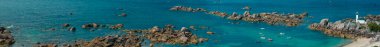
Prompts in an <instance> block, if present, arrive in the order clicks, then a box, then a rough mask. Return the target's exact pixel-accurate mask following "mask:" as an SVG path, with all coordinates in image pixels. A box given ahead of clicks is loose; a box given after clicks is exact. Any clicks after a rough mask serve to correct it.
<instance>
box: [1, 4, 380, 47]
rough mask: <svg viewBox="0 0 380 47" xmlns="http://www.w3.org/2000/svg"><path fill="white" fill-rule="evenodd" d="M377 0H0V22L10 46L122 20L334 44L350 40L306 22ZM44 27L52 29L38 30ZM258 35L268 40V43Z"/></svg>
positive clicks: (373, 9)
mask: <svg viewBox="0 0 380 47" xmlns="http://www.w3.org/2000/svg"><path fill="white" fill-rule="evenodd" d="M378 2H379V0H0V25H1V26H14V27H13V28H11V30H12V35H13V36H14V37H15V40H16V43H15V44H14V45H12V46H13V47H28V46H32V45H33V44H35V43H37V42H51V43H60V44H63V43H70V42H73V41H74V40H79V39H83V40H90V39H92V38H95V37H97V36H106V35H113V34H123V33H124V32H120V31H118V30H108V29H99V30H96V31H93V32H90V31H88V30H85V29H79V28H80V27H81V25H82V24H87V23H100V24H118V23H122V24H124V25H125V27H126V29H148V28H151V27H153V26H164V25H166V24H172V25H175V26H176V27H182V26H187V27H188V26H191V25H194V26H207V27H209V28H210V29H209V30H210V31H213V32H215V33H216V34H215V35H211V36H210V35H206V34H205V33H204V31H194V32H196V33H195V34H199V36H202V37H209V39H211V40H210V41H208V42H205V43H201V44H198V45H190V46H200V47H338V46H339V45H342V44H344V43H347V42H350V40H348V39H342V38H336V37H331V36H327V35H324V34H323V33H321V32H318V31H312V30H309V29H308V28H307V26H308V25H309V24H311V23H314V22H319V21H320V19H322V18H330V20H331V21H336V20H340V19H345V18H354V15H355V12H359V13H360V15H361V16H365V15H367V14H375V15H376V14H380V12H379V10H380V3H378ZM177 5H181V6H189V7H193V8H205V9H208V10H218V11H224V12H228V13H232V12H238V13H240V14H242V13H243V12H244V11H245V10H242V9H241V8H243V7H244V6H250V7H252V10H250V11H251V12H253V13H261V12H279V13H303V12H308V13H309V16H311V17H307V18H305V21H304V23H302V24H300V25H299V26H295V27H287V26H284V25H268V24H266V23H260V22H254V23H250V22H243V21H231V20H226V19H223V18H220V17H218V16H213V15H209V14H205V13H192V12H181V11H169V10H168V9H169V8H171V7H172V6H177ZM120 9H123V10H120ZM69 13H73V15H69ZM120 13H127V14H128V16H126V17H119V16H117V15H118V14H120ZM229 22H240V24H230V23H229ZM63 23H70V24H72V25H73V26H75V27H77V28H78V30H77V31H76V32H69V31H67V30H66V29H62V27H61V25H62V24H63ZM50 28H56V29H57V30H56V31H44V30H47V29H50ZM261 28H265V29H261ZM205 31H206V30H205ZM280 33H284V34H283V35H280ZM260 37H266V38H271V39H273V41H272V42H270V41H267V40H264V39H261V38H260ZM257 42H261V43H257Z"/></svg>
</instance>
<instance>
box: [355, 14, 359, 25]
mask: <svg viewBox="0 0 380 47" xmlns="http://www.w3.org/2000/svg"><path fill="white" fill-rule="evenodd" d="M355 15H356V19H355V21H356V22H358V23H359V12H356V13H355Z"/></svg>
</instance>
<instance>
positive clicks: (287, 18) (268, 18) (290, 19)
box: [170, 6, 308, 26]
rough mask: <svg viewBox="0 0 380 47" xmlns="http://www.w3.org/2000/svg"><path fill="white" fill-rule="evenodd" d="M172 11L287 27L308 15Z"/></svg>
mask: <svg viewBox="0 0 380 47" xmlns="http://www.w3.org/2000/svg"><path fill="white" fill-rule="evenodd" d="M170 10H172V11H186V12H205V13H207V14H212V15H216V16H220V17H223V18H225V17H226V19H229V20H241V21H247V22H266V23H268V24H271V25H273V24H285V25H287V26H296V25H298V24H300V23H301V22H302V21H303V18H304V17H305V16H307V15H308V13H302V14H278V13H277V12H273V13H259V14H251V13H250V11H245V12H244V14H237V13H236V12H233V13H232V14H231V15H229V14H228V13H226V12H220V11H206V10H205V9H203V8H197V9H192V8H191V7H184V6H174V7H172V8H171V9H170Z"/></svg>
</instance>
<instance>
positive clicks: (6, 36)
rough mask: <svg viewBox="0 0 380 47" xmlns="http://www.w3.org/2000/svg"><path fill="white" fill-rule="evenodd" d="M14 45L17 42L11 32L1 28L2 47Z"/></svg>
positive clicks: (0, 41)
mask: <svg viewBox="0 0 380 47" xmlns="http://www.w3.org/2000/svg"><path fill="white" fill-rule="evenodd" d="M13 43H15V40H14V38H13V36H12V35H11V32H10V31H9V30H7V29H6V28H5V27H0V47H9V46H10V45H12V44H13Z"/></svg>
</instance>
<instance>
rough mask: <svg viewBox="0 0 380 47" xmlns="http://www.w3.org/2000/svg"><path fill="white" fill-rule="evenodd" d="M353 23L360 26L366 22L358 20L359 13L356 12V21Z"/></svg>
mask: <svg viewBox="0 0 380 47" xmlns="http://www.w3.org/2000/svg"><path fill="white" fill-rule="evenodd" d="M355 21H356V22H357V23H360V24H366V23H367V22H366V21H365V20H359V13H358V12H356V19H355Z"/></svg>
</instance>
